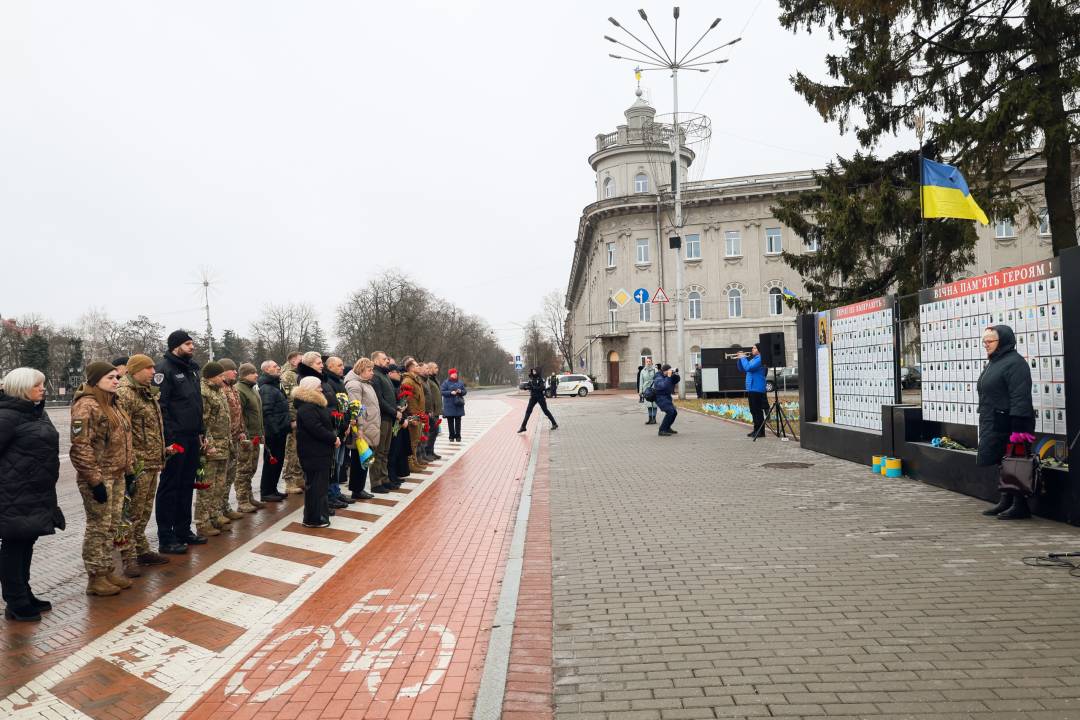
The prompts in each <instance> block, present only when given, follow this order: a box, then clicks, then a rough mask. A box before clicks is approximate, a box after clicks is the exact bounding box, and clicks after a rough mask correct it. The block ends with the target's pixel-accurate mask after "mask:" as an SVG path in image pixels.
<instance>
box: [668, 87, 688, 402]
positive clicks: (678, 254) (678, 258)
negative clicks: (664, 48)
mask: <svg viewBox="0 0 1080 720" xmlns="http://www.w3.org/2000/svg"><path fill="white" fill-rule="evenodd" d="M671 85H672V100H673V104H674V113H673V115H674V122H673V123H672V134H671V152H672V154H674V156H675V157H674V160H675V176H674V177H673V178H671V182H672V184H673V185H674V187H675V234H676V235H678V236H679V237H680V238H681V237H682V226H683V216H682V152H680V148H679V145H680V143H679V69H678V68H673V69H672V71H671ZM683 269H684V268H683V261H682V245H681V243H680V246H679V247H678V248H676V249H675V349H676V358H677V361H676V363H677V364H676V367H678V368H679V370H681V371H683V372H689V370H687V367H688V366H687V365H686V321H685V318H684V316H683ZM679 399H680V400H685V399H686V383H685V382H681V383H679Z"/></svg>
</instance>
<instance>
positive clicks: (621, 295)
mask: <svg viewBox="0 0 1080 720" xmlns="http://www.w3.org/2000/svg"><path fill="white" fill-rule="evenodd" d="M611 299H612V300H614V301H615V304H616V305H618V306H619V307H622V306H623V305H625V304H626V303H628V302H630V293H628V292H626V291H625V290H623V289H622V288H619V289H618V290H616V291H615V294H614V295H612V296H611Z"/></svg>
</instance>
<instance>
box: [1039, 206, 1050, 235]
mask: <svg viewBox="0 0 1080 720" xmlns="http://www.w3.org/2000/svg"><path fill="white" fill-rule="evenodd" d="M1039 234H1040V235H1049V234H1050V213H1049V212H1047V210H1046V208H1043V209H1041V210H1039Z"/></svg>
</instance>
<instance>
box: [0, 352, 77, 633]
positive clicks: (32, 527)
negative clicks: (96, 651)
mask: <svg viewBox="0 0 1080 720" xmlns="http://www.w3.org/2000/svg"><path fill="white" fill-rule="evenodd" d="M3 387H4V389H3V392H0V586H2V587H3V596H4V600H5V601H6V602H7V608H5V610H4V616H5V617H7V618H8V619H9V620H20V621H24V622H26V621H29V622H32V621H36V620H41V613H42V612H45V611H47V610H51V609H52V605H51V604H50V603H49V602H47V601H45V600H41V599H39V598H36V597H34V593H33V591H32V590H31V589H30V560H31V558H32V557H33V554H34V542H36V541H37V539H38V538H39V537H41V536H42V535H52V534H53V533H54V532H56V528H60V529H61V530H63V529H64V515H63V513H61V512H60V507H59V506H58V505H57V503H56V481H57V479H58V478H59V477H60V435H59V433H57V431H56V428H55V427H53V424H52V421H51V420H49V415H48V413H46V412H45V403H44V400H45V376H44V375H42V374H41V373H40V372H38V371H37V370H34V369H33V368H17V369H15V370H12V371H11V372H10V373H8V374H7V376H6V377H5V378H4V383H3Z"/></svg>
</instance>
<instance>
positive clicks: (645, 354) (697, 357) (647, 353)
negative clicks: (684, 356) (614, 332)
mask: <svg viewBox="0 0 1080 720" xmlns="http://www.w3.org/2000/svg"><path fill="white" fill-rule="evenodd" d="M652 356H653V354H652V349H650V348H641V354H640V356H639V357H640V359H641V364H642V365H644V364H645V361H646V360H652ZM690 364H691V365H692V366H694V367H695V368H696V367H697V366H698V365H700V364H701V346H700V345H694V346H693V347H692V348H690Z"/></svg>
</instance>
